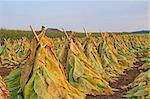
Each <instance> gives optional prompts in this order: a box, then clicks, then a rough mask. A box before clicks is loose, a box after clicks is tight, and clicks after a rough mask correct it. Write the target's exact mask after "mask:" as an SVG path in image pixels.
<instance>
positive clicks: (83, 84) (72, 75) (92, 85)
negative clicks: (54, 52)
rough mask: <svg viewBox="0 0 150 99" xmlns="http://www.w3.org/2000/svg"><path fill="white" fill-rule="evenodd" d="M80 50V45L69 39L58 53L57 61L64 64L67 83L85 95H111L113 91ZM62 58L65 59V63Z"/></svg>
mask: <svg viewBox="0 0 150 99" xmlns="http://www.w3.org/2000/svg"><path fill="white" fill-rule="evenodd" d="M82 48H83V47H82V45H81V44H80V43H79V42H78V41H77V40H75V38H73V37H70V38H69V39H68V40H67V41H66V43H65V45H64V49H63V50H62V51H61V53H60V57H59V59H60V61H61V62H63V64H65V68H66V74H67V77H68V80H69V82H70V83H71V84H72V85H73V86H74V87H76V88H78V89H79V90H80V91H81V92H83V93H85V94H92V95H99V94H112V93H113V91H112V90H113V89H112V88H111V87H110V86H109V84H108V82H107V81H106V80H104V79H103V78H102V77H101V76H100V75H99V74H98V73H97V71H96V70H95V68H93V66H92V64H91V62H90V61H89V59H88V58H87V57H86V55H85V54H84V52H83V49H82ZM64 53H66V54H67V56H65V55H66V54H64ZM62 57H66V58H67V61H66V63H65V62H64V61H63V60H62V59H63V58H62Z"/></svg>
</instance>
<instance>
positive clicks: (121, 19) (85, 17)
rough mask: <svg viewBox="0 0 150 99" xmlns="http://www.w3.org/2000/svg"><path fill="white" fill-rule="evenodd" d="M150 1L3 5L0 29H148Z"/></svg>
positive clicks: (7, 1)
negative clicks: (42, 26)
mask: <svg viewBox="0 0 150 99" xmlns="http://www.w3.org/2000/svg"><path fill="white" fill-rule="evenodd" d="M148 3H149V2H148V0H136V1H135V0H120V1H119V0H77V1H75V0H72V1H71V0H70V1H69V0H66V1H64V0H56V1H54V0H50V1H48V0H44V1H42V0H41V1H40V0H38V1H36V0H33V1H27V0H26V1H25V0H23V1H15V0H1V1H0V28H8V29H23V30H28V29H29V25H30V24H31V25H33V26H34V27H35V28H36V29H40V27H41V25H44V26H46V27H51V28H58V29H61V28H62V27H63V28H65V29H66V30H74V31H83V27H85V28H86V30H87V31H135V30H142V29H148V27H149V26H148V25H149V24H148V23H149V21H148V18H149V14H148V9H149V8H148Z"/></svg>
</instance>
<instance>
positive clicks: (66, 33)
mask: <svg viewBox="0 0 150 99" xmlns="http://www.w3.org/2000/svg"><path fill="white" fill-rule="evenodd" d="M62 30H63V32H64V33H65V35H66V37H67V39H68V40H69V36H68V34H67V32H66V31H65V30H64V28H62Z"/></svg>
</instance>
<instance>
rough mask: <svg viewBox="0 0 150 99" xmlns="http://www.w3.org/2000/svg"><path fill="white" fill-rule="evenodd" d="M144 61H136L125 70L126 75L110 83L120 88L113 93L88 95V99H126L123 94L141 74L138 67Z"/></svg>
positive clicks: (113, 86)
mask: <svg viewBox="0 0 150 99" xmlns="http://www.w3.org/2000/svg"><path fill="white" fill-rule="evenodd" d="M142 64H143V62H136V63H134V65H135V67H133V68H131V69H130V70H129V71H126V72H125V75H123V76H121V77H119V78H118V80H117V81H116V82H113V83H110V86H111V87H112V88H116V89H119V91H117V92H115V93H114V94H113V95H98V96H90V95H88V96H87V99H125V98H123V95H125V94H126V92H127V91H128V89H127V88H126V87H125V86H127V85H128V84H129V83H131V82H133V80H134V79H135V78H136V77H137V76H138V75H139V74H140V71H139V69H138V67H140V66H142Z"/></svg>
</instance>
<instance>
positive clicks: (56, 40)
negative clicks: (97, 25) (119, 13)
mask: <svg viewBox="0 0 150 99" xmlns="http://www.w3.org/2000/svg"><path fill="white" fill-rule="evenodd" d="M33 32H34V31H33ZM37 34H38V36H37V37H36V36H35V35H34V34H33V33H32V32H31V31H19V30H18V31H17V30H5V29H1V30H0V75H1V76H2V79H0V96H1V97H3V98H4V99H9V98H10V99H84V98H87V99H150V77H149V75H150V53H149V52H150V35H149V34H131V33H108V32H105V33H92V34H90V33H58V34H57V33H46V35H45V34H44V33H43V32H41V33H37Z"/></svg>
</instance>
